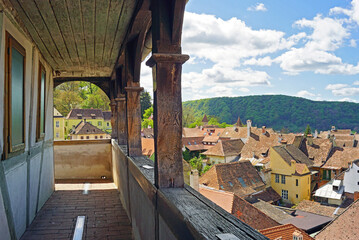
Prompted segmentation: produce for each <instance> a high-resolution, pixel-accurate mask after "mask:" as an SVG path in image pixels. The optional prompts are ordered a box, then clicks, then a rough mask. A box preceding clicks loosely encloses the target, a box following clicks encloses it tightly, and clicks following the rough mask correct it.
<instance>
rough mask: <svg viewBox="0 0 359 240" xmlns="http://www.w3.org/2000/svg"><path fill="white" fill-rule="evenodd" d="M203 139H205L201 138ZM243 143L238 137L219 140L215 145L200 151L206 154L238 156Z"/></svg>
mask: <svg viewBox="0 0 359 240" xmlns="http://www.w3.org/2000/svg"><path fill="white" fill-rule="evenodd" d="M203 141H205V140H203ZM243 146H244V143H243V142H242V140H240V139H232V140H226V141H219V142H218V143H217V144H216V145H215V146H213V147H211V148H210V149H208V150H207V151H206V152H204V153H202V154H203V155H206V156H222V157H226V156H238V155H239V154H240V153H241V150H242V148H243Z"/></svg>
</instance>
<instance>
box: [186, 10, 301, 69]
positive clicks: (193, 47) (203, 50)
mask: <svg viewBox="0 0 359 240" xmlns="http://www.w3.org/2000/svg"><path fill="white" fill-rule="evenodd" d="M284 35H285V33H284V32H281V31H276V30H265V29H260V30H253V29H252V28H250V27H248V26H247V25H246V24H245V22H244V21H242V20H240V19H237V18H231V19H229V20H227V21H225V20H223V19H221V18H217V17H215V16H213V15H207V14H196V13H191V12H186V13H185V19H184V24H183V40H182V42H183V52H185V53H189V54H190V55H191V56H194V57H196V58H203V59H207V60H210V61H212V62H213V63H215V64H221V65H224V66H236V67H238V66H239V65H240V62H241V59H243V58H249V57H256V56H261V55H264V54H268V53H275V52H277V51H278V50H283V49H289V48H290V47H292V46H293V45H295V44H296V43H297V42H298V41H299V39H300V38H302V37H303V36H302V35H299V36H295V37H290V38H288V39H286V38H285V37H284Z"/></svg>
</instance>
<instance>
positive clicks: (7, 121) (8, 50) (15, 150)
mask: <svg viewBox="0 0 359 240" xmlns="http://www.w3.org/2000/svg"><path fill="white" fill-rule="evenodd" d="M12 48H15V49H16V50H17V51H18V52H19V53H20V54H21V55H22V56H23V88H22V96H23V102H22V104H23V105H22V107H23V109H22V116H23V122H22V127H23V128H22V131H23V134H22V143H20V144H17V145H14V146H13V145H12V129H11V128H12V114H11V113H12V112H11V106H12V105H11V104H12V103H11V97H12V94H11V93H12V92H11V91H12V89H11V81H12V76H11V68H12ZM25 80H26V50H25V48H24V47H23V46H22V45H21V44H20V43H19V42H18V41H17V40H16V39H15V38H14V37H13V36H12V35H11V34H10V33H9V32H7V31H5V86H4V87H5V89H4V92H5V96H4V106H5V109H4V110H5V111H4V149H3V157H2V160H5V159H8V158H11V157H13V156H16V155H19V154H21V153H23V152H24V151H25V139H26V131H25V125H26V124H25V122H26V121H25V119H26V115H25V112H26V111H25V85H26V84H25V83H26V82H25Z"/></svg>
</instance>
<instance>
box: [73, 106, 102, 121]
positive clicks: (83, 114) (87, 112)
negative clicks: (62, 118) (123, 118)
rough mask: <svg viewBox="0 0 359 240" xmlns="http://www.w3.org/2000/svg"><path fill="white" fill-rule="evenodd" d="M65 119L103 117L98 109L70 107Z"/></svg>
mask: <svg viewBox="0 0 359 240" xmlns="http://www.w3.org/2000/svg"><path fill="white" fill-rule="evenodd" d="M66 119H103V114H102V110H100V109H77V108H75V109H72V110H71V111H70V112H69V114H68V115H67V117H66Z"/></svg>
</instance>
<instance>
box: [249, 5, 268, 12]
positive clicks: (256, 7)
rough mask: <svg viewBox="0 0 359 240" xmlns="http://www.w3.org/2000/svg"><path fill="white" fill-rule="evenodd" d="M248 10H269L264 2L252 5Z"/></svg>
mask: <svg viewBox="0 0 359 240" xmlns="http://www.w3.org/2000/svg"><path fill="white" fill-rule="evenodd" d="M247 10H248V11H261V12H265V11H267V8H266V7H265V6H264V3H257V5H255V6H251V7H248V8H247Z"/></svg>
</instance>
